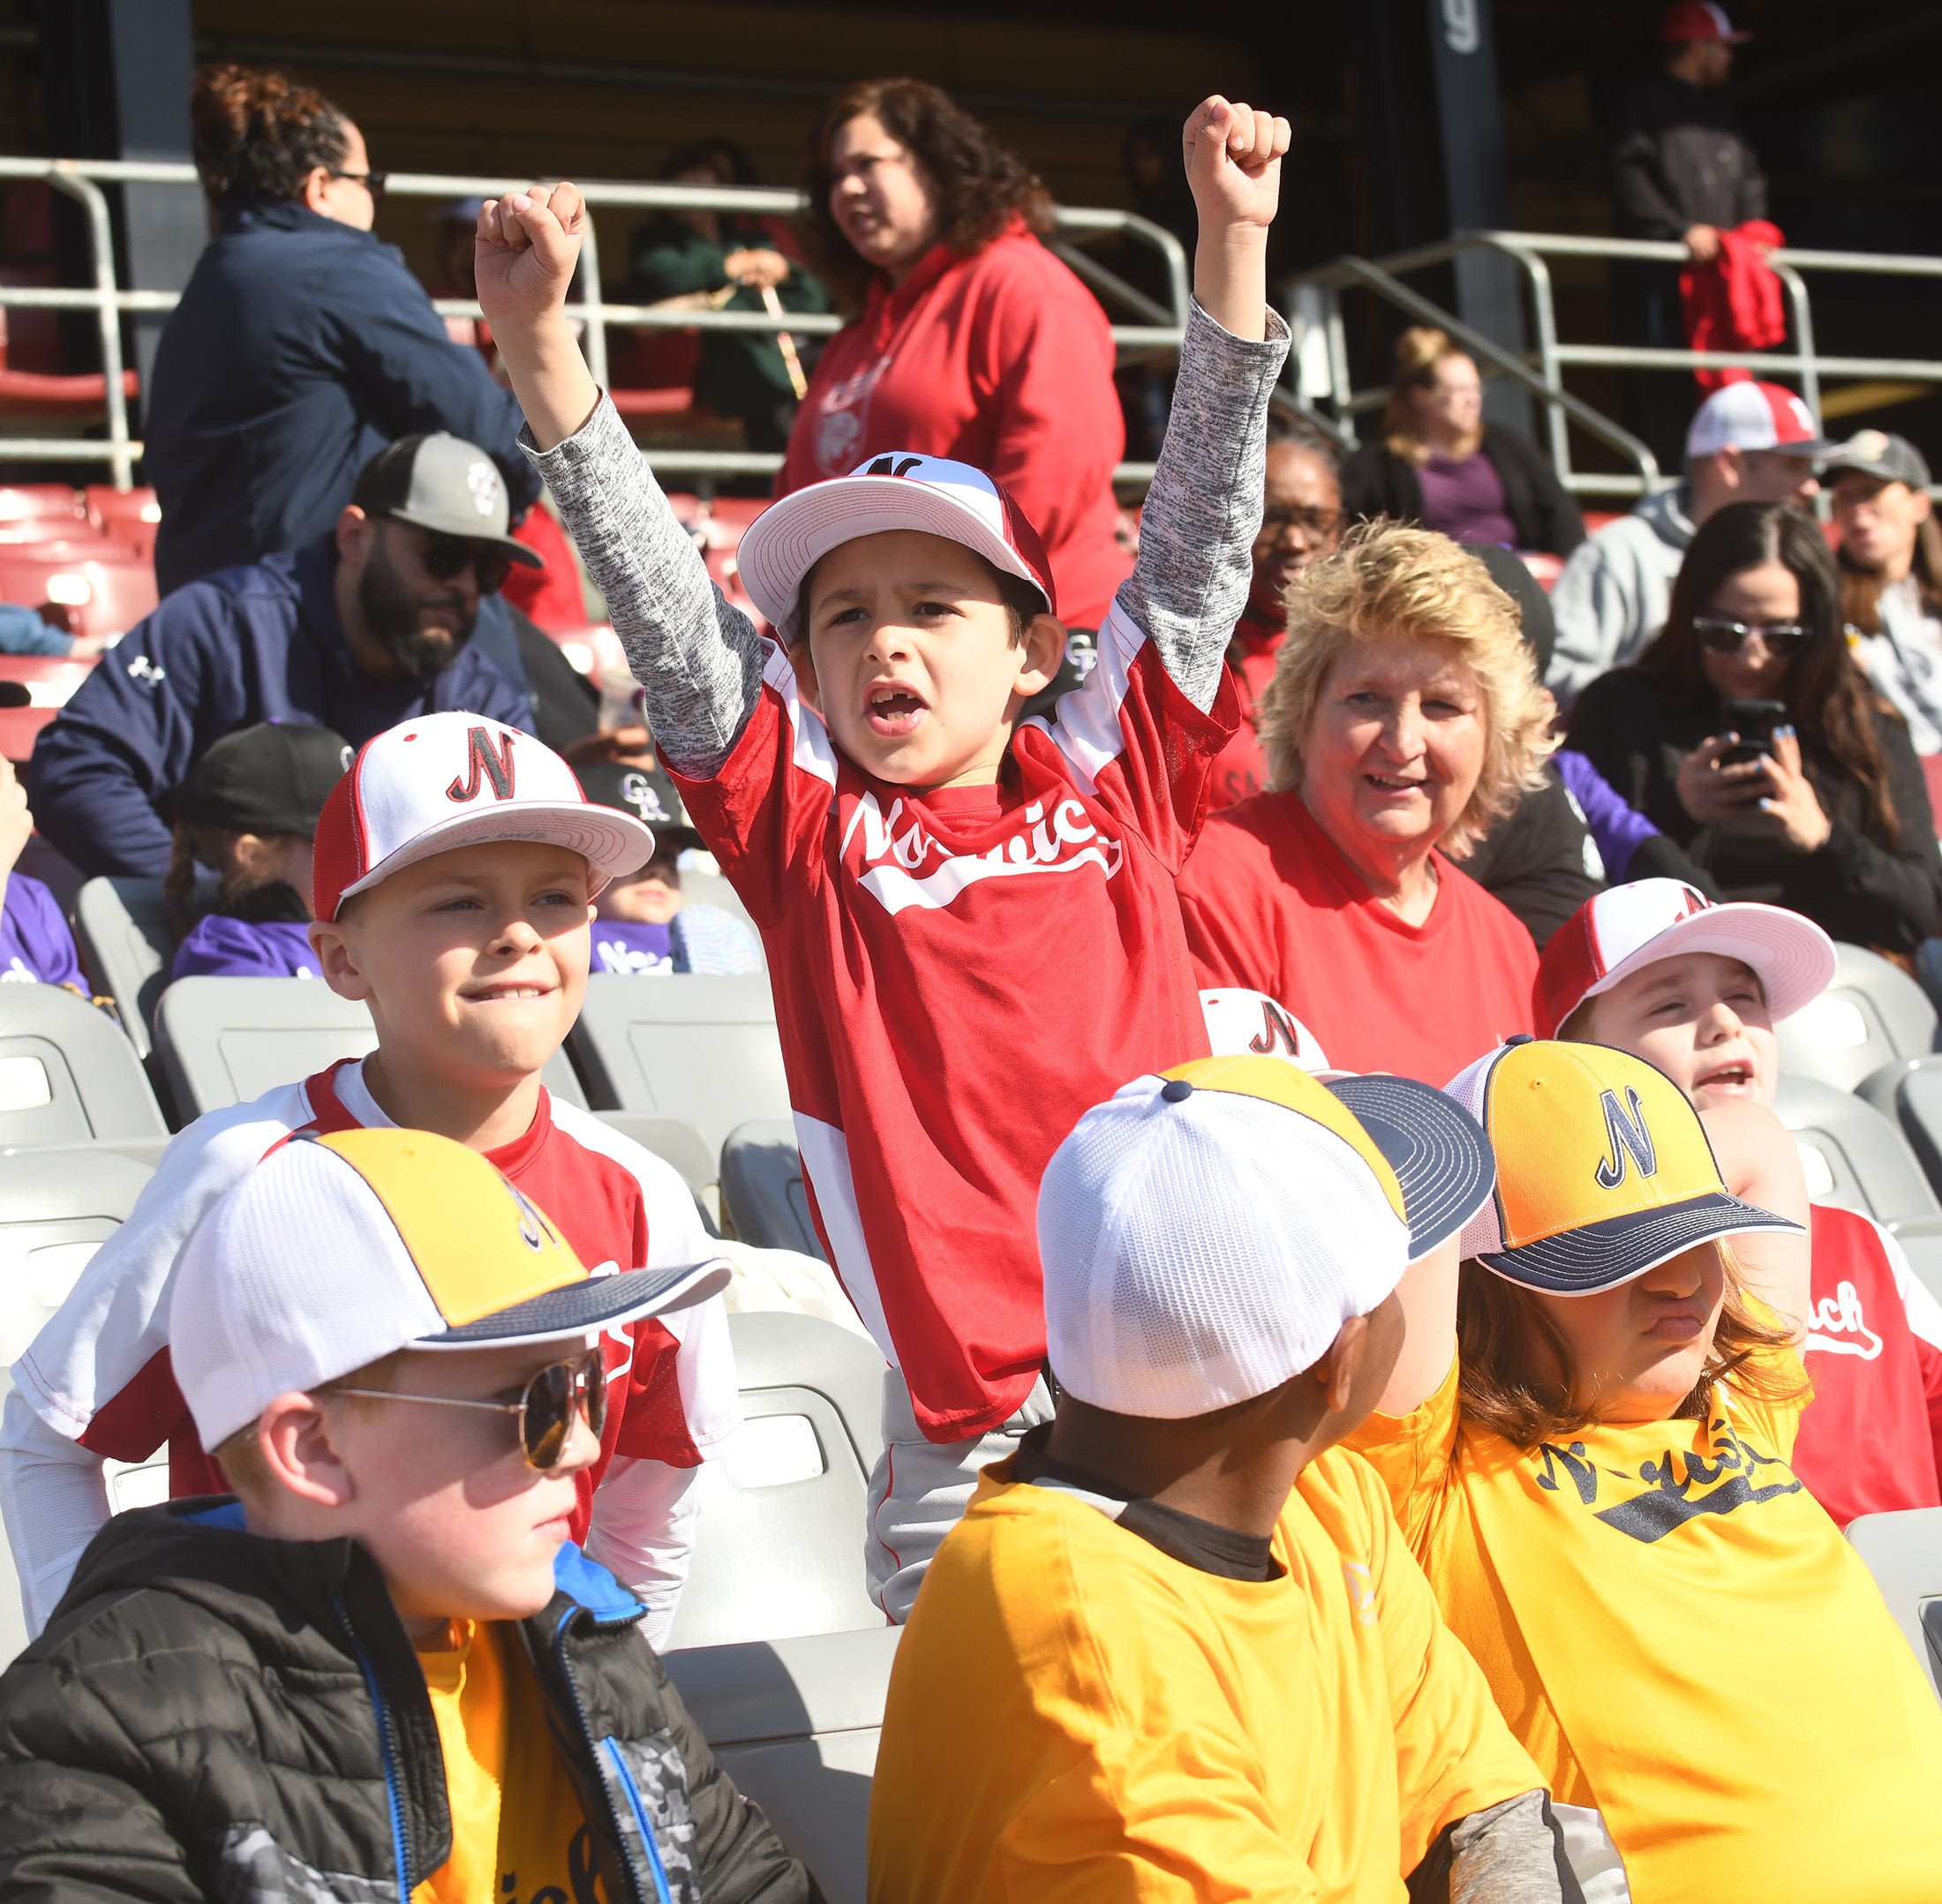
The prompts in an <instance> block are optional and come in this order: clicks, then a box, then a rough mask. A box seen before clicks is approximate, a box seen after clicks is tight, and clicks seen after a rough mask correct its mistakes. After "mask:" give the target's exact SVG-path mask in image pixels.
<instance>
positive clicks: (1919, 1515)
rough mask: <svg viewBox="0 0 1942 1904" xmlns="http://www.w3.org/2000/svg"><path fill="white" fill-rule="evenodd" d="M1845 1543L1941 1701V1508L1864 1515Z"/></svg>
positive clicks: (1849, 1527)
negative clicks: (1870, 1579)
mask: <svg viewBox="0 0 1942 1904" xmlns="http://www.w3.org/2000/svg"><path fill="white" fill-rule="evenodd" d="M1848 1540H1849V1541H1850V1542H1851V1543H1852V1544H1853V1546H1854V1549H1855V1552H1856V1553H1857V1554H1860V1555H1861V1557H1862V1559H1863V1561H1865V1562H1867V1565H1868V1571H1869V1572H1870V1573H1871V1574H1872V1575H1873V1576H1874V1577H1875V1584H1876V1585H1877V1586H1878V1587H1879V1588H1880V1589H1881V1597H1882V1599H1885V1600H1886V1601H1887V1603H1888V1611H1889V1612H1890V1613H1892V1614H1893V1615H1894V1616H1895V1623H1896V1624H1897V1625H1898V1626H1900V1627H1901V1630H1902V1632H1903V1633H1904V1634H1905V1635H1906V1636H1907V1637H1908V1644H1909V1645H1910V1646H1912V1647H1913V1648H1914V1649H1915V1656H1916V1659H1919V1660H1921V1662H1922V1665H1923V1669H1924V1670H1925V1671H1926V1672H1927V1674H1928V1675H1929V1683H1930V1684H1931V1686H1933V1687H1934V1689H1935V1692H1936V1697H1937V1698H1938V1699H1942V1508H1911V1509H1907V1510H1906V1511H1904V1512H1902V1513H1900V1514H1863V1516H1861V1517H1860V1519H1858V1520H1855V1521H1852V1522H1850V1523H1849V1524H1848Z"/></svg>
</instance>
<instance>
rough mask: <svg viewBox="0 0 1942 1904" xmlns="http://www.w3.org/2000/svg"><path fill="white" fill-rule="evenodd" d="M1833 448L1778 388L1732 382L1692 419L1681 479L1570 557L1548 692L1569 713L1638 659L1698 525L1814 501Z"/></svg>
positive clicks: (1555, 604)
mask: <svg viewBox="0 0 1942 1904" xmlns="http://www.w3.org/2000/svg"><path fill="white" fill-rule="evenodd" d="M1833 448H1834V445H1833V443H1832V442H1830V441H1828V440H1826V439H1825V438H1824V437H1823V436H1822V435H1821V433H1820V432H1819V430H1818V428H1816V426H1815V423H1814V417H1813V412H1812V411H1811V410H1809V409H1808V407H1807V405H1806V404H1804V403H1802V402H1801V400H1800V398H1799V397H1797V396H1795V395H1794V393H1793V392H1792V391H1791V390H1783V389H1782V388H1780V385H1778V384H1775V383H1729V384H1727V386H1726V388H1724V389H1721V390H1715V391H1714V392H1713V393H1712V395H1711V396H1709V397H1708V398H1707V399H1706V400H1705V403H1702V404H1701V405H1700V406H1699V408H1698V410H1697V411H1696V412H1695V413H1694V416H1693V419H1692V424H1691V426H1690V429H1688V431H1687V432H1686V479H1685V481H1684V482H1682V483H1681V484H1679V485H1676V486H1675V487H1674V488H1670V489H1661V490H1660V491H1659V492H1658V493H1656V494H1655V495H1651V496H1647V497H1646V498H1645V500H1644V501H1642V502H1641V503H1639V505H1638V506H1637V508H1635V509H1634V510H1633V511H1632V512H1631V514H1630V516H1620V517H1619V519H1618V520H1617V521H1616V522H1615V523H1606V525H1605V526H1604V527H1603V528H1602V529H1600V530H1599V531H1597V532H1596V533H1595V534H1593V535H1592V536H1591V537H1589V538H1587V539H1586V540H1584V542H1581V543H1580V544H1579V545H1578V546H1577V548H1576V549H1574V550H1573V551H1572V552H1571V554H1570V556H1569V559H1568V560H1567V561H1566V562H1565V564H1564V571H1563V573H1562V575H1560V576H1559V577H1558V580H1557V586H1556V587H1555V588H1554V589H1553V590H1552V591H1551V613H1552V618H1553V619H1554V621H1556V623H1557V643H1556V645H1555V646H1554V648H1553V650H1552V651H1551V666H1550V668H1549V670H1548V672H1547V674H1546V676H1545V681H1546V684H1547V686H1548V687H1549V688H1550V689H1551V691H1552V693H1553V694H1554V695H1556V696H1557V697H1558V699H1559V701H1560V702H1561V703H1562V704H1564V705H1566V706H1569V704H1570V703H1571V702H1572V701H1574V700H1575V699H1576V698H1577V695H1578V693H1579V691H1580V690H1581V689H1583V688H1584V687H1585V686H1586V685H1587V683H1589V682H1591V681H1595V680H1597V679H1598V677H1599V676H1600V674H1607V673H1608V672H1609V671H1610V670H1611V669H1613V668H1615V667H1622V666H1624V665H1625V664H1626V663H1627V662H1628V661H1634V660H1636V659H1637V658H1638V654H1639V651H1640V650H1641V649H1643V648H1644V647H1645V643H1647V642H1649V641H1650V640H1651V639H1652V636H1654V635H1656V634H1657V633H1658V632H1659V630H1660V628H1662V627H1663V626H1664V625H1665V621H1666V609H1667V605H1668V604H1669V603H1670V601H1671V599H1672V584H1673V578H1674V577H1675V576H1677V575H1678V573H1679V565H1680V564H1681V563H1682V561H1685V559H1686V550H1687V547H1688V546H1689V545H1690V543H1691V541H1692V538H1693V537H1694V536H1696V535H1697V533H1698V531H1699V525H1700V524H1701V523H1703V522H1705V519H1706V518H1707V517H1708V516H1711V515H1712V514H1713V512H1714V511H1715V510H1717V509H1720V508H1724V507H1725V506H1726V504H1727V503H1729V502H1787V501H1795V502H1799V503H1801V504H1803V506H1804V505H1806V504H1807V503H1809V502H1810V501H1811V500H1812V499H1813V497H1814V495H1815V494H1816V493H1817V492H1818V486H1819V485H1818V484H1817V483H1816V481H1815V479H1814V465H1815V463H1816V461H1817V459H1818V458H1820V457H1823V456H1825V455H1828V454H1829V453H1830V452H1831V451H1832V450H1833Z"/></svg>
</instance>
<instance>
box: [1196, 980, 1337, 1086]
mask: <svg viewBox="0 0 1942 1904" xmlns="http://www.w3.org/2000/svg"><path fill="white" fill-rule="evenodd" d="M1201 1017H1202V1018H1203V1019H1204V1020H1206V1021H1207V1042H1208V1045H1209V1047H1211V1049H1212V1050H1213V1053H1214V1055H1215V1057H1250V1056H1252V1057H1280V1058H1285V1059H1286V1060H1287V1061H1288V1062H1289V1063H1290V1064H1291V1065H1296V1066H1297V1067H1298V1068H1299V1069H1300V1070H1302V1071H1306V1072H1314V1073H1320V1072H1325V1071H1327V1070H1329V1058H1328V1054H1327V1053H1326V1052H1324V1051H1323V1050H1322V1049H1321V1040H1320V1039H1319V1038H1317V1037H1316V1036H1315V1035H1314V1033H1313V1032H1312V1031H1310V1030H1309V1029H1308V1027H1306V1025H1304V1024H1303V1023H1302V1022H1301V1020H1299V1019H1298V1018H1297V1017H1296V1016H1295V1014H1294V1013H1293V1012H1291V1011H1290V1010H1289V1009H1288V1007H1287V1006H1286V1005H1283V1004H1282V1002H1281V1001H1280V1000H1279V999H1278V998H1270V997H1268V994H1267V993H1266V992H1264V991H1250V990H1248V989H1247V988H1246V986H1245V985H1221V986H1216V988H1215V989H1213V990H1209V991H1203V992H1202V993H1201Z"/></svg>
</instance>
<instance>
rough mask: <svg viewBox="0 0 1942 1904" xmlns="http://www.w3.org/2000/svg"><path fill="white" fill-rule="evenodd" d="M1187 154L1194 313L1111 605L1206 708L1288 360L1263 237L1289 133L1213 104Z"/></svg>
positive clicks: (1239, 598)
mask: <svg viewBox="0 0 1942 1904" xmlns="http://www.w3.org/2000/svg"><path fill="white" fill-rule="evenodd" d="M1185 145H1186V170H1187V179H1188V182H1189V183H1190V184H1191V185H1192V186H1193V199H1194V205H1195V208H1196V209H1197V211H1198V212H1199V214H1200V231H1201V235H1200V242H1199V245H1198V246H1197V247H1196V249H1195V251H1194V255H1193V297H1194V309H1193V311H1192V312H1190V313H1189V316H1188V319H1187V329H1186V341H1185V342H1184V343H1183V344H1182V346H1181V350H1180V374H1179V377H1178V381H1177V382H1176V384H1175V386H1174V392H1173V410H1172V414H1171V416H1170V418H1169V420H1168V424H1167V433H1166V441H1165V442H1164V444H1163V446H1162V447H1161V450H1160V461H1159V465H1158V467H1157V468H1156V469H1155V472H1154V478H1153V487H1152V489H1151V490H1150V491H1149V492H1148V496H1147V504H1146V508H1145V511H1144V513H1143V514H1142V516H1141V517H1140V561H1139V563H1138V565H1137V566H1136V567H1135V568H1134V569H1133V574H1132V575H1131V576H1129V577H1128V578H1127V579H1126V580H1125V582H1124V583H1121V584H1120V589H1119V594H1118V606H1119V609H1120V612H1121V613H1124V614H1126V615H1128V616H1130V617H1131V618H1132V620H1133V622H1134V624H1135V625H1136V626H1137V627H1138V628H1140V630H1141V631H1142V632H1143V633H1144V634H1145V635H1146V636H1148V639H1149V640H1151V641H1152V643H1154V645H1155V648H1156V649H1157V650H1158V651H1159V653H1160V658H1161V659H1162V660H1163V662H1164V663H1165V664H1166V668H1167V672H1168V673H1169V674H1171V675H1172V677H1173V679H1174V680H1175V681H1177V682H1178V684H1179V687H1180V690H1181V692H1182V693H1184V694H1185V695H1186V696H1187V698H1188V699H1189V700H1190V701H1192V702H1193V704H1194V705H1195V706H1196V707H1200V708H1208V707H1211V706H1212V705H1213V704H1214V696H1215V694H1216V692H1217V691H1218V689H1219V687H1220V681H1221V663H1222V659H1223V656H1224V655H1225V653H1226V651H1227V643H1228V640H1229V638H1230V637H1231V636H1232V634H1233V632H1234V624H1235V622H1237V621H1238V620H1239V619H1240V615H1241V610H1242V609H1243V608H1244V607H1245V606H1246V601H1247V586H1248V578H1249V575H1250V572H1251V568H1252V563H1251V561H1250V557H1249V551H1250V549H1251V547H1252V546H1253V540H1254V537H1255V534H1256V532H1257V531H1259V529H1260V527H1261V493H1262V488H1263V485H1264V483H1265V480H1266V478H1265V470H1266V464H1267V456H1268V435H1267V418H1268V393H1269V392H1270V391H1271V390H1273V388H1274V387H1275V380H1276V378H1277V377H1278V376H1279V375H1280V374H1281V366H1282V363H1283V359H1284V358H1285V357H1286V356H1287V354H1288V329H1287V327H1286V326H1285V325H1284V324H1283V322H1282V320H1281V319H1280V318H1279V317H1278V316H1276V314H1275V313H1274V312H1271V311H1269V309H1268V226H1269V225H1270V224H1271V223H1272V222H1274V217H1275V209H1276V204H1277V203H1278V201H1279V198H1280V192H1281V156H1282V154H1283V153H1284V152H1286V151H1287V149H1288V122H1287V121H1286V120H1285V119H1277V118H1276V117H1273V116H1272V115H1270V114H1268V113H1265V112H1256V111H1254V110H1253V109H1251V108H1249V107H1246V106H1236V105H1231V104H1230V103H1229V102H1227V101H1226V100H1224V99H1222V98H1219V97H1218V96H1216V97H1215V98H1212V99H1209V100H1208V101H1206V102H1204V103H1203V104H1202V105H1201V106H1200V107H1198V108H1197V109H1195V110H1194V112H1193V116H1192V117H1190V118H1189V119H1188V120H1187V123H1186V135H1185Z"/></svg>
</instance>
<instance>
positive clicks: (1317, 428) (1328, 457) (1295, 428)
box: [1268, 408, 1342, 478]
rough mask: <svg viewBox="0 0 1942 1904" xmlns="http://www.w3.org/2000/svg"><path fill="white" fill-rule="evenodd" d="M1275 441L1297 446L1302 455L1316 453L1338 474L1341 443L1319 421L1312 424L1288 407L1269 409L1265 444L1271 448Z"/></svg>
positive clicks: (1340, 467) (1340, 472)
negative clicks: (1287, 408) (1266, 442)
mask: <svg viewBox="0 0 1942 1904" xmlns="http://www.w3.org/2000/svg"><path fill="white" fill-rule="evenodd" d="M1276 444H1284V445H1286V447H1287V448H1290V449H1298V450H1300V451H1301V452H1302V453H1303V455H1309V456H1319V457H1320V458H1321V461H1322V462H1323V463H1327V464H1328V466H1329V470H1330V471H1331V472H1332V473H1333V474H1334V475H1335V476H1336V478H1340V476H1341V474H1342V448H1341V446H1340V445H1339V444H1338V443H1337V442H1336V440H1335V439H1334V438H1333V437H1332V436H1330V435H1329V433H1328V432H1327V431H1326V430H1324V429H1323V428H1322V427H1321V425H1320V424H1319V423H1313V422H1311V421H1310V420H1309V419H1308V418H1306V417H1298V416H1297V415H1296V414H1295V413H1294V411H1292V410H1279V409H1275V408H1270V409H1269V410H1268V448H1270V449H1273V448H1275V447H1276Z"/></svg>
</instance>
